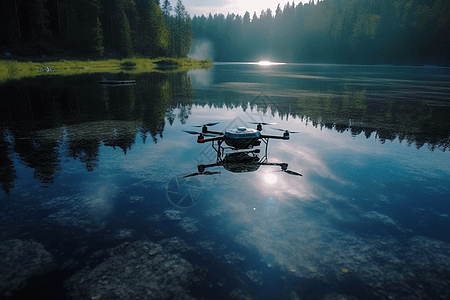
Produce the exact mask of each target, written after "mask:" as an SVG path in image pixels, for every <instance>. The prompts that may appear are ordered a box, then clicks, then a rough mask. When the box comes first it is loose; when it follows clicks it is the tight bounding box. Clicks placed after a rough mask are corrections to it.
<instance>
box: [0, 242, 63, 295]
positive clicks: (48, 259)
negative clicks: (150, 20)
mask: <svg viewBox="0 0 450 300" xmlns="http://www.w3.org/2000/svg"><path fill="white" fill-rule="evenodd" d="M55 268H56V263H55V260H54V258H53V255H52V254H50V253H49V252H48V251H46V250H45V249H44V245H42V244H41V243H38V242H36V241H33V240H30V241H22V240H18V239H14V240H8V241H5V242H2V243H0V295H1V296H7V297H10V296H12V295H13V294H14V292H15V291H18V290H20V289H22V288H23V287H25V286H26V284H27V280H28V279H29V278H31V277H33V276H37V275H44V274H47V273H49V272H50V271H52V270H54V269H55Z"/></svg>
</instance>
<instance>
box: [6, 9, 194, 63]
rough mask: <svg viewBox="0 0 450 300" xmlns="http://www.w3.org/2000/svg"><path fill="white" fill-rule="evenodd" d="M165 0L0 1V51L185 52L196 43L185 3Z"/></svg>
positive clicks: (123, 54) (124, 54)
mask: <svg viewBox="0 0 450 300" xmlns="http://www.w3.org/2000/svg"><path fill="white" fill-rule="evenodd" d="M178 2H179V3H177V7H178V8H179V9H180V8H183V9H181V10H179V11H178V13H179V14H178V15H176V16H171V15H170V11H171V7H172V6H171V4H170V2H169V0H165V1H164V4H163V7H164V12H163V10H162V9H161V8H160V6H159V1H158V0H76V1H74V0H31V1H28V0H27V1H26V0H5V1H0V19H1V20H2V22H0V45H1V46H0V50H3V49H6V50H7V51H9V52H14V54H18V55H37V54H39V55H42V54H45V55H68V56H77V57H78V56H92V55H95V56H99V55H104V54H107V55H108V56H119V57H132V56H135V55H141V56H145V57H158V56H164V55H170V56H178V57H186V56H187V53H189V50H190V47H191V45H192V42H193V34H192V30H191V23H190V18H189V16H188V14H187V12H186V11H185V9H184V6H183V4H182V3H181V1H180V0H178ZM175 45H176V46H177V48H176V49H177V51H175V47H174V46H175Z"/></svg>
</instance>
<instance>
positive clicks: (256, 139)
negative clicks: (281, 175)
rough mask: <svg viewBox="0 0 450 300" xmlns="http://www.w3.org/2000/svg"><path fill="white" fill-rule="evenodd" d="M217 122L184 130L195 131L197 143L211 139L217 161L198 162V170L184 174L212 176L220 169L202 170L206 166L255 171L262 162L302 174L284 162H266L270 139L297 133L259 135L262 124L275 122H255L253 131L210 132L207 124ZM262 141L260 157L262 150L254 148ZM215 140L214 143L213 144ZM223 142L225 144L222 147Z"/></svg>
mask: <svg viewBox="0 0 450 300" xmlns="http://www.w3.org/2000/svg"><path fill="white" fill-rule="evenodd" d="M216 124H218V122H217V123H208V124H204V125H201V126H195V127H202V132H195V131H186V130H183V131H185V132H187V133H189V134H198V137H197V143H206V142H211V146H212V148H213V149H214V150H215V151H216V153H217V161H216V162H215V163H213V164H207V165H204V164H200V165H198V173H193V174H190V175H187V176H184V177H190V176H196V175H214V174H218V173H220V172H210V171H205V170H206V169H207V168H210V167H215V166H222V167H224V168H225V169H226V170H228V171H230V172H234V173H242V172H253V171H256V170H257V169H258V168H259V167H260V166H261V165H272V166H273V165H276V166H280V167H281V171H283V172H285V173H288V174H291V175H297V176H302V175H301V174H300V173H296V172H294V171H290V170H287V166H288V164H287V163H269V162H268V161H267V147H268V144H269V139H281V140H289V138H290V136H289V133H296V132H294V131H292V132H290V131H289V130H284V129H278V128H276V130H281V131H284V133H283V135H282V136H277V135H265V134H262V133H261V131H262V125H274V124H275V123H263V122H261V123H254V124H257V127H256V130H255V129H252V128H246V127H237V128H234V129H227V130H225V131H224V132H218V131H210V130H209V129H208V126H214V125H216ZM261 141H263V143H264V144H265V153H264V156H262V158H259V157H258V155H257V154H259V153H260V152H261V150H260V149H255V147H257V146H260V145H261ZM216 142H217V144H216ZM223 143H225V144H226V145H227V146H228V147H226V146H223V145H222V144H223Z"/></svg>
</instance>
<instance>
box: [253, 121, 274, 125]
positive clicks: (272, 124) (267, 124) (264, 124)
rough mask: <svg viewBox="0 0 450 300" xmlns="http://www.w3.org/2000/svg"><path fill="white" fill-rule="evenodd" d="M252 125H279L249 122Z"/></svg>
mask: <svg viewBox="0 0 450 300" xmlns="http://www.w3.org/2000/svg"><path fill="white" fill-rule="evenodd" d="M249 123H250V124H256V125H258V124H261V125H275V124H277V123H264V122H249Z"/></svg>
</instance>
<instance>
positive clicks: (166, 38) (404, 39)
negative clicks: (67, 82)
mask: <svg viewBox="0 0 450 300" xmlns="http://www.w3.org/2000/svg"><path fill="white" fill-rule="evenodd" d="M0 18H1V20H2V22H1V23H0V52H1V53H6V52H11V53H13V54H14V55H17V56H42V55H45V56H47V55H48V56H58V55H59V56H71V57H88V58H96V57H98V58H103V57H133V56H141V57H158V56H166V57H167V56H168V57H187V56H188V55H189V53H190V50H191V47H192V45H193V42H194V37H195V40H196V42H198V43H200V44H201V43H202V42H207V43H208V44H209V45H211V50H212V51H211V53H205V54H204V56H205V57H198V58H201V59H204V58H210V59H212V60H214V61H255V60H256V61H257V60H263V59H264V60H276V61H281V62H302V63H353V64H356V63H359V64H415V65H416V64H419V65H450V59H449V58H450V19H449V18H450V1H448V0H320V1H317V0H310V1H309V2H308V3H302V2H299V3H298V4H295V2H294V1H292V2H287V3H286V4H285V5H284V7H281V5H280V4H278V7H277V9H276V10H275V11H274V12H273V11H271V10H270V9H267V10H263V11H261V12H260V13H259V14H257V13H256V12H254V13H253V15H251V14H250V13H249V12H246V13H245V15H244V16H240V15H236V14H234V13H228V14H227V16H225V15H223V14H215V15H214V16H212V15H211V14H209V16H208V17H206V16H204V15H202V16H194V17H191V16H190V15H189V13H188V12H187V11H186V9H185V7H184V5H183V3H182V1H181V0H177V2H176V4H175V5H174V6H173V7H172V4H171V3H170V1H169V0H161V1H160V0H32V1H25V0H2V1H0Z"/></svg>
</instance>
